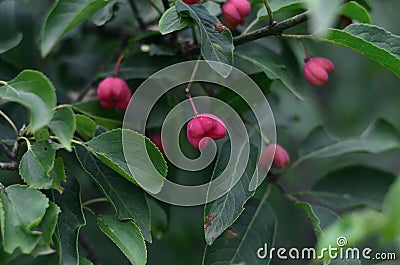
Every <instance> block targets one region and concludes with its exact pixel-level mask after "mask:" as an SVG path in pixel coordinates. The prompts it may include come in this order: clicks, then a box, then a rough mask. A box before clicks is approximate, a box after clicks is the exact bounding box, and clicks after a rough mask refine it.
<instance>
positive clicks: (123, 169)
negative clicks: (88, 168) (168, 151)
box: [86, 129, 167, 193]
mask: <svg viewBox="0 0 400 265" xmlns="http://www.w3.org/2000/svg"><path fill="white" fill-rule="evenodd" d="M86 144H87V146H88V147H89V150H90V151H91V152H93V153H94V154H96V155H97V156H98V158H99V159H100V160H101V161H103V163H105V164H106V165H108V166H109V167H111V168H112V169H114V170H115V171H116V172H117V173H119V174H120V175H122V176H123V177H125V178H126V179H127V180H129V181H130V182H132V183H138V184H139V185H140V186H141V187H143V188H144V189H146V190H148V191H150V192H152V193H158V192H159V191H160V190H161V188H162V187H163V185H164V181H165V177H166V175H167V164H166V162H165V160H164V157H163V155H162V154H161V153H160V151H159V150H158V149H157V147H156V146H155V145H154V144H153V143H152V142H151V141H150V140H149V139H148V138H146V137H145V136H143V135H141V134H138V133H136V132H134V131H131V130H126V129H125V130H122V129H116V130H112V131H109V132H106V133H103V134H101V135H99V136H97V137H96V138H93V139H92V140H90V141H88V142H87V143H86ZM145 147H146V148H145ZM124 151H125V155H126V157H127V158H129V160H128V161H127V160H126V158H125V155H124ZM148 157H150V158H151V160H152V162H153V163H152V162H151V161H149V159H148Z"/></svg>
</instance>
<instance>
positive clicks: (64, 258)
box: [53, 165, 86, 265]
mask: <svg viewBox="0 0 400 265" xmlns="http://www.w3.org/2000/svg"><path fill="white" fill-rule="evenodd" d="M65 171H66V174H67V183H66V185H65V190H64V192H63V194H59V193H56V192H53V200H54V201H55V203H56V204H57V205H58V206H60V208H61V211H62V212H61V214H60V215H59V217H58V223H57V227H56V232H55V234H56V236H57V239H58V240H57V244H56V246H57V257H56V260H57V264H60V265H61V264H71V265H78V263H79V254H78V234H79V230H80V228H81V227H82V226H84V225H85V224H86V221H85V217H84V215H83V212H82V203H81V191H80V186H79V183H78V182H77V180H76V179H75V176H74V175H73V173H72V172H71V171H70V168H69V167H68V165H67V167H66V170H65Z"/></svg>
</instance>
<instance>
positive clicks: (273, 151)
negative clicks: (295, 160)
mask: <svg viewBox="0 0 400 265" xmlns="http://www.w3.org/2000/svg"><path fill="white" fill-rule="evenodd" d="M289 162H290V157H289V154H288V152H287V151H286V150H285V149H284V148H283V147H282V146H280V145H279V144H269V145H268V146H267V147H266V148H265V149H264V151H263V152H262V154H261V156H260V160H259V162H258V164H259V165H260V166H261V167H264V168H265V167H267V166H268V165H270V164H271V163H272V165H274V166H275V167H277V168H283V167H285V166H286V165H287V164H288V163H289Z"/></svg>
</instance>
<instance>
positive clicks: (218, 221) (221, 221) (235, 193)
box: [204, 142, 258, 245]
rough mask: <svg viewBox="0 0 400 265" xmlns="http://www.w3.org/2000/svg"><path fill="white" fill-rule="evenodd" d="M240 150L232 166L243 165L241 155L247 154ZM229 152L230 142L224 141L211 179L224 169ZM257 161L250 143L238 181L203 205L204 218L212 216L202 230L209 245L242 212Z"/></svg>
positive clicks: (249, 192) (249, 194)
mask: <svg viewBox="0 0 400 265" xmlns="http://www.w3.org/2000/svg"><path fill="white" fill-rule="evenodd" d="M240 150H241V151H242V153H239V154H238V156H237V159H236V161H235V163H234V164H233V165H232V167H236V168H239V167H241V166H243V165H242V163H243V160H242V159H243V156H244V155H247V154H246V153H245V152H244V151H243V150H244V149H243V148H242V149H240ZM230 154H231V143H230V142H226V143H225V144H224V145H223V146H222V148H221V151H220V153H219V155H218V158H217V162H216V164H215V168H214V172H213V175H212V177H211V180H214V179H216V178H217V177H219V176H220V175H221V173H222V172H223V171H224V170H225V168H226V167H227V165H228V162H229V160H230V159H231V156H230ZM257 161H258V156H257V148H256V147H255V146H254V145H252V144H250V155H249V161H248V163H247V165H246V170H245V171H244V173H243V175H242V176H240V179H239V181H238V182H237V183H236V185H234V186H233V187H232V188H231V189H230V190H229V191H228V192H227V193H225V194H224V195H223V196H221V197H220V198H218V199H216V200H215V201H212V202H210V203H207V204H206V205H205V207H204V218H205V219H207V218H209V216H213V217H212V221H211V222H210V223H209V225H207V227H206V228H205V230H204V236H205V239H206V242H207V244H209V245H211V244H212V243H213V242H214V240H215V239H216V238H217V237H218V236H220V235H221V234H222V233H223V232H224V231H225V230H226V229H227V228H228V227H229V226H231V225H232V224H233V223H234V222H235V220H236V219H237V218H238V217H239V216H240V214H241V213H242V212H243V210H244V208H243V206H244V204H245V203H246V201H247V200H248V199H250V198H251V197H252V196H253V195H254V192H255V191H250V188H249V187H250V182H251V179H252V177H253V174H254V173H255V170H256V166H257ZM235 173H236V170H234V171H233V174H235ZM236 174H237V173H236ZM237 177H239V176H232V177H231V179H232V181H233V180H234V179H236V178H237ZM228 184H229V183H228ZM230 184H232V183H230ZM213 188H215V189H218V187H217V186H216V187H214V186H212V185H211V186H210V188H209V191H208V192H209V194H210V193H211V192H212V189H213Z"/></svg>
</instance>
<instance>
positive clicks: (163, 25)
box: [158, 6, 193, 35]
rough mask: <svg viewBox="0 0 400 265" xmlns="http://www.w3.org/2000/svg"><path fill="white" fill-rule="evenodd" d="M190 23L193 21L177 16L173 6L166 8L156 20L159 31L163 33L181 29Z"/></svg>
mask: <svg viewBox="0 0 400 265" xmlns="http://www.w3.org/2000/svg"><path fill="white" fill-rule="evenodd" d="M191 24H193V23H192V21H191V20H190V19H188V18H185V17H181V16H179V14H178V12H176V7H175V6H172V7H170V8H169V9H167V10H166V11H165V12H164V14H163V15H162V17H161V18H160V21H159V22H158V26H159V28H160V32H161V34H163V35H165V34H168V33H171V32H174V31H177V30H181V29H183V28H185V27H187V26H190V25H191Z"/></svg>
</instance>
